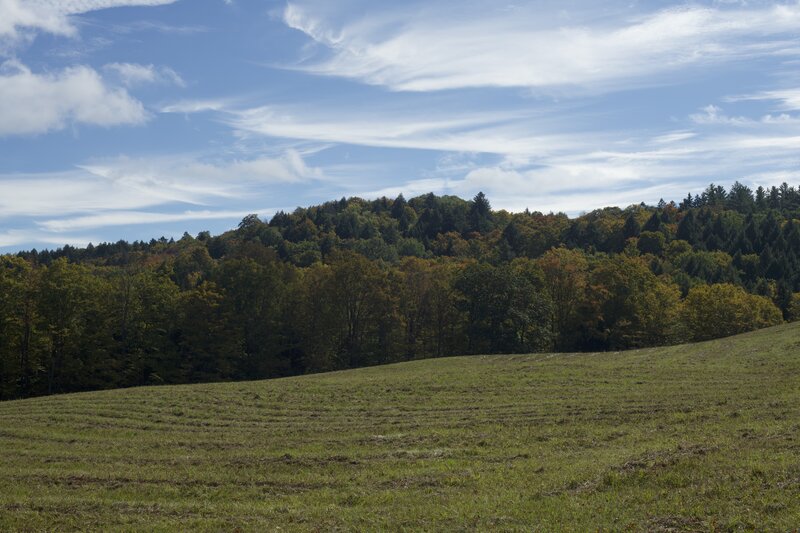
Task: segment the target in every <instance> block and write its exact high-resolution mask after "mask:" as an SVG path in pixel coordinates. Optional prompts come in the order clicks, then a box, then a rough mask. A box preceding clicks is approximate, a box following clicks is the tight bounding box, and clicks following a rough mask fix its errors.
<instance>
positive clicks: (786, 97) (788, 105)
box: [728, 89, 800, 111]
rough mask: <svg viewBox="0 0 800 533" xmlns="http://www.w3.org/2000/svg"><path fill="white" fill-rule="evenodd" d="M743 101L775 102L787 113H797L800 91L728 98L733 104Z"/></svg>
mask: <svg viewBox="0 0 800 533" xmlns="http://www.w3.org/2000/svg"><path fill="white" fill-rule="evenodd" d="M742 100H774V101H777V102H779V103H780V107H781V109H784V110H786V111H795V110H800V89H780V90H775V91H763V92H760V93H756V94H751V95H744V96H732V97H729V98H728V101H731V102H737V101H742Z"/></svg>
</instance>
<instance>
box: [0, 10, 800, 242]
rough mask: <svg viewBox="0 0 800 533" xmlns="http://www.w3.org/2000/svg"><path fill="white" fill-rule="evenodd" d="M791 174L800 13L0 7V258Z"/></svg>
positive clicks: (796, 143) (557, 204) (758, 181)
mask: <svg viewBox="0 0 800 533" xmlns="http://www.w3.org/2000/svg"><path fill="white" fill-rule="evenodd" d="M737 180H738V181H740V182H742V183H744V184H746V185H748V186H751V187H753V188H755V187H757V186H759V185H763V186H772V185H780V183H782V182H784V181H785V182H788V183H790V184H792V185H797V184H798V183H799V182H800V1H797V0H795V1H781V2H776V1H761V0H746V1H745V0H742V1H737V0H716V1H714V0H707V1H703V0H698V1H694V2H691V3H682V2H668V1H662V0H648V1H647V2H644V1H638V0H625V1H619V0H608V1H604V2H596V1H589V0H558V1H556V0H538V1H529V2H522V1H519V2H513V1H512V2H497V1H479V0H460V1H458V2H456V1H442V0H424V1H417V0H409V1H403V2H394V1H380V0H371V1H360V0H338V1H332V0H290V1H289V2H286V1H270V0H0V252H13V251H18V250H22V249H31V248H37V249H43V248H50V249H53V248H56V247H60V246H63V245H66V244H70V245H75V246H82V245H86V244H87V243H89V242H92V243H95V244H96V243H99V242H108V241H110V242H114V241H117V240H120V239H125V240H129V241H133V240H150V239H151V238H159V237H161V236H166V237H168V238H169V237H180V236H181V235H182V234H183V233H184V231H188V232H189V233H190V234H192V235H196V234H197V233H198V232H200V231H204V230H208V231H211V232H212V233H214V234H216V233H221V232H223V231H225V230H227V229H231V228H233V227H235V226H236V224H237V223H238V222H239V221H240V220H241V219H242V218H243V217H244V216H245V215H247V214H250V213H256V214H259V215H260V216H262V217H264V218H265V219H266V218H269V217H270V216H271V215H272V214H274V213H275V212H276V211H278V210H285V211H291V210H293V209H294V208H296V207H298V206H309V205H315V204H318V203H321V202H324V201H328V200H333V199H338V198H341V197H343V196H347V197H351V196H360V197H363V198H377V197H380V196H388V197H392V198H393V197H396V196H397V195H398V194H400V193H402V194H403V195H405V196H406V198H409V197H412V196H416V195H420V194H425V193H428V192H434V193H436V194H454V195H458V196H461V197H462V198H471V197H472V196H474V195H475V194H476V193H477V192H478V191H484V192H485V193H486V195H487V197H488V198H489V200H490V202H491V203H492V206H493V207H494V208H495V209H507V210H510V211H521V210H524V209H526V208H528V209H530V210H532V211H542V212H550V211H553V212H559V211H563V212H566V213H569V214H571V215H576V214H579V213H581V212H585V211H590V210H592V209H595V208H600V207H605V206H621V207H625V206H627V205H630V204H634V203H639V202H646V203H649V204H655V203H656V202H658V201H659V199H662V198H663V199H665V200H666V201H670V200H676V201H679V200H681V199H682V198H684V197H685V196H686V194H687V193H689V192H692V193H696V192H699V191H701V190H702V189H704V188H705V187H706V186H707V185H708V184H709V183H711V182H714V183H717V184H723V185H726V186H728V185H730V184H732V183H733V182H734V181H737Z"/></svg>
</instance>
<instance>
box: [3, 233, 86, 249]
mask: <svg viewBox="0 0 800 533" xmlns="http://www.w3.org/2000/svg"><path fill="white" fill-rule="evenodd" d="M99 241H100V239H97V238H92V237H81V236H77V237H75V236H66V235H53V234H51V233H48V232H45V231H39V230H30V229H9V230H6V231H0V248H6V247H11V246H20V245H28V244H30V243H37V244H44V245H51V246H64V245H66V244H69V245H71V246H86V245H87V244H88V243H90V242H99Z"/></svg>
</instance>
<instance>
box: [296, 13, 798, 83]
mask: <svg viewBox="0 0 800 533" xmlns="http://www.w3.org/2000/svg"><path fill="white" fill-rule="evenodd" d="M373 6H374V4H373V5H372V6H369V5H368V6H365V7H364V10H365V11H367V15H365V16H364V17H363V18H360V19H356V20H352V19H351V20H348V21H346V22H343V23H337V22H335V18H336V17H335V15H336V14H335V13H333V14H331V13H330V11H331V9H330V8H328V9H323V8H322V7H321V6H320V5H319V4H318V3H316V4H315V3H311V4H309V3H308V2H305V3H302V2H292V3H289V4H288V5H287V7H286V8H285V10H284V13H283V21H284V23H285V24H286V25H287V26H288V27H290V28H293V29H296V30H298V31H300V32H302V33H304V34H305V35H307V36H308V37H309V38H310V39H311V40H313V42H315V43H317V44H318V45H320V46H322V47H324V48H325V49H326V50H327V51H328V54H327V57H324V58H321V59H317V60H313V61H311V62H309V63H305V64H303V65H302V66H300V67H299V68H301V69H303V70H305V71H307V72H311V73H315V74H319V75H327V76H340V77H345V78H353V79H357V80H360V81H362V82H365V83H368V84H372V85H380V86H385V87H389V88H391V89H393V90H398V91H438V90H447V89H460V88H470V87H524V88H532V89H542V90H548V89H553V88H568V87H578V88H581V89H583V90H593V91H596V90H612V89H615V88H621V87H627V88H630V87H631V86H632V85H635V84H645V85H646V84H650V83H656V81H655V78H659V82H660V83H670V82H671V80H669V79H667V78H666V77H665V76H666V75H667V74H669V73H674V72H676V71H679V70H681V69H685V68H687V67H699V66H703V65H708V64H713V63H720V62H727V61H731V60H733V59H745V58H754V57H762V56H766V55H773V54H781V53H782V54H793V53H794V54H796V49H797V46H796V42H795V41H794V39H795V34H796V30H797V28H798V25H800V5H798V4H796V3H788V4H780V5H771V6H763V5H759V6H758V7H754V8H741V7H740V8H736V9H731V8H721V7H702V6H686V7H677V8H670V9H664V10H661V11H657V12H647V13H632V12H630V11H627V12H623V14H622V15H620V16H618V17H616V18H613V19H612V20H608V17H606V18H605V19H603V18H602V17H598V20H600V22H589V19H590V18H591V16H592V14H591V13H586V14H585V16H583V17H581V16H576V17H573V18H572V19H568V20H564V19H560V17H559V12H558V11H557V10H550V11H548V10H547V9H543V8H541V7H537V6H528V7H519V6H514V7H512V8H510V9H506V10H498V9H492V8H491V4H487V5H483V4H480V3H478V4H477V6H476V5H475V4H468V5H467V6H466V7H464V8H462V9H459V10H458V11H455V10H453V9H452V6H451V5H450V4H447V3H443V2H433V3H428V4H425V5H424V7H423V6H422V5H417V6H416V8H417V9H413V8H408V9H405V10H398V9H395V10H392V9H386V10H384V11H378V12H377V13H376V12H375V9H374V7H373ZM320 13H321V14H320ZM415 13H419V15H416V14H415ZM326 15H327V18H326ZM329 19H332V20H329ZM554 22H555V24H554Z"/></svg>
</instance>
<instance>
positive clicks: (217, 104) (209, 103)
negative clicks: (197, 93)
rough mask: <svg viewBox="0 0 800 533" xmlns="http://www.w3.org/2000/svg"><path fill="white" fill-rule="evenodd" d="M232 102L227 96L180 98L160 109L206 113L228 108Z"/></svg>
mask: <svg viewBox="0 0 800 533" xmlns="http://www.w3.org/2000/svg"><path fill="white" fill-rule="evenodd" d="M232 103H233V102H232V101H231V100H229V99H225V98H220V99H217V100H212V99H206V100H180V101H178V102H174V103H171V104H167V105H164V106H162V107H161V109H160V110H159V111H161V112H162V113H181V114H186V115H189V114H193V113H205V112H208V111H224V110H226V109H228V108H229V107H230V106H231V105H232Z"/></svg>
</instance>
